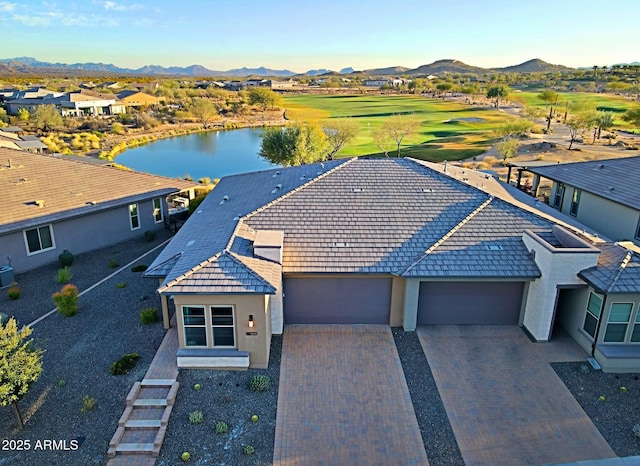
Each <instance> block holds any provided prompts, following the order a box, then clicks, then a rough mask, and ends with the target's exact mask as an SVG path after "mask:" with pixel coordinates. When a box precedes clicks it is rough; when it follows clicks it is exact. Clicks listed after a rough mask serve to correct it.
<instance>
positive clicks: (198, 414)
mask: <svg viewBox="0 0 640 466" xmlns="http://www.w3.org/2000/svg"><path fill="white" fill-rule="evenodd" d="M202 421H204V414H202V411H191V412H190V413H189V422H190V423H191V424H201V423H202Z"/></svg>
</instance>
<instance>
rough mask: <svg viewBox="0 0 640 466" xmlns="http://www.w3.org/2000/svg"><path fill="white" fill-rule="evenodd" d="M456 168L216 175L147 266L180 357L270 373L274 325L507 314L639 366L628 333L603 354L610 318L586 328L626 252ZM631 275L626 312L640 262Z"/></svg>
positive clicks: (442, 320)
mask: <svg viewBox="0 0 640 466" xmlns="http://www.w3.org/2000/svg"><path fill="white" fill-rule="evenodd" d="M444 170H445V171H446V167H445V168H444ZM457 176H458V175H454V174H453V173H452V172H451V171H449V172H446V173H442V172H441V171H438V169H436V168H434V167H433V166H432V165H430V164H428V163H422V162H419V161H415V160H411V159H372V160H367V159H350V160H338V161H331V162H325V163H322V164H313V165H305V166H300V167H291V168H282V169H273V170H265V171H261V172H255V173H247V174H243V175H236V176H229V177H226V178H223V179H222V180H221V181H220V183H219V184H218V185H217V186H216V188H215V189H214V190H213V192H212V193H211V194H209V196H208V197H207V198H206V199H205V201H204V202H203V203H202V204H201V205H200V207H199V209H198V210H197V212H196V214H195V215H193V216H192V217H191V218H190V219H189V220H188V221H187V222H186V224H185V225H184V226H183V227H182V229H181V230H180V231H179V232H178V233H177V234H176V236H175V237H174V238H173V239H172V241H171V242H170V243H169V244H168V245H167V247H166V248H165V249H164V250H163V251H162V252H161V253H160V255H159V256H158V257H157V258H156V260H155V261H154V262H153V263H152V264H151V265H150V267H149V268H148V269H147V271H146V272H145V276H147V277H152V278H157V279H160V280H161V286H160V288H159V289H158V291H159V293H160V295H161V298H162V307H163V318H164V320H165V322H168V320H169V314H168V308H169V306H168V302H169V299H173V302H174V304H175V308H176V317H177V325H178V338H179V350H178V352H177V362H178V366H179V367H196V368H236V369H242V368H247V367H266V366H267V364H268V360H269V347H270V340H271V335H272V334H280V333H282V331H283V326H284V324H383V325H392V326H403V327H404V329H405V330H409V331H411V330H415V328H416V325H436V324H475V325H487V324H507V325H520V326H522V327H523V328H524V329H525V330H526V332H528V333H529V335H530V336H531V337H532V338H533V339H534V340H537V341H548V340H549V339H551V338H553V332H554V331H556V330H557V329H558V326H559V325H560V319H556V315H560V316H561V317H562V322H567V323H568V325H570V326H571V328H568V331H569V332H571V334H572V335H575V334H579V336H580V338H578V337H576V340H577V341H578V342H579V343H580V344H581V345H582V346H583V348H585V349H586V350H587V351H589V352H591V351H592V348H591V341H592V340H593V341H595V342H597V348H599V349H600V353H595V351H594V354H596V357H598V358H599V359H598V360H599V361H600V362H601V364H602V365H603V367H605V369H606V370H628V369H630V368H631V369H634V370H640V351H639V350H640V345H637V344H635V343H636V340H635V339H634V338H635V337H634V336H630V335H631V333H627V334H625V335H627V336H626V337H625V338H626V340H624V341H618V340H616V343H615V345H616V347H617V348H618V349H617V350H616V351H613V352H611V351H610V352H609V353H607V352H606V350H603V349H602V348H604V347H610V345H611V340H610V339H608V337H606V331H605V330H604V328H605V327H604V324H603V326H602V327H601V328H598V329H597V330H596V331H594V332H592V333H590V332H591V330H592V326H591V322H590V320H589V319H588V315H590V314H589V313H590V312H591V310H593V305H590V306H587V299H588V296H589V284H590V283H591V282H590V281H589V280H590V278H589V279H588V274H589V273H592V272H591V271H596V272H597V273H609V272H607V270H608V269H606V267H612V268H613V269H615V265H611V263H612V261H611V260H610V259H607V258H606V257H609V255H611V254H613V253H611V254H610V251H614V252H615V254H622V251H626V250H625V249H623V248H622V246H618V245H614V244H609V243H607V244H606V248H607V249H606V253H607V254H606V255H605V252H602V251H604V250H602V251H601V249H599V248H598V247H596V246H597V245H596V244H593V243H592V242H589V241H587V240H586V239H584V238H583V237H580V236H578V235H577V234H576V233H575V232H580V231H581V230H582V228H580V225H578V226H577V227H573V226H571V222H563V221H561V220H554V218H553V217H551V216H550V215H549V214H548V213H545V212H540V211H538V210H536V209H535V208H534V207H529V206H527V205H526V204H524V203H522V202H520V201H518V202H516V201H515V200H514V199H511V198H510V197H509V196H507V195H504V197H505V198H507V199H509V201H510V202H507V200H505V199H500V198H498V197H495V196H494V195H492V194H491V192H493V191H489V189H488V188H489V186H490V185H491V186H494V185H495V186H498V185H499V182H498V181H495V180H493V179H492V178H491V177H488V176H486V175H484V174H482V175H481V174H473V176H472V173H469V172H467V174H464V172H463V175H462V176H463V177H464V178H462V179H458V178H457ZM473 177H476V178H477V179H475V178H473ZM495 186H494V187H495ZM498 187H500V188H501V189H503V188H502V187H501V186H498ZM509 188H511V187H509ZM504 189H506V188H504ZM504 189H503V190H504ZM512 189H513V190H514V191H515V188H512ZM494 191H495V192H498V191H499V190H498V189H495V190H494ZM505 192H506V191H505ZM520 194H521V195H522V196H524V197H526V198H527V199H531V198H530V197H528V196H526V195H524V194H523V193H520ZM533 202H534V201H533V200H532V204H533ZM548 210H549V211H551V212H553V211H552V209H548ZM561 225H565V226H561ZM570 230H574V233H572V232H571V231H570ZM625 254H626V252H625ZM625 257H626V256H625ZM633 257H636V256H633ZM633 260H636V259H633ZM638 262H639V263H640V261H638ZM627 272H628V273H629V274H630V275H633V276H635V275H638V278H639V279H638V281H637V283H636V286H635V287H634V286H629V287H628V288H627V292H628V294H629V299H630V300H631V301H625V302H631V303H634V304H632V306H631V308H630V315H629V316H628V319H629V321H628V322H636V321H637V320H635V319H639V317H638V303H639V302H640V269H637V268H634V269H633V270H631V269H630V270H628V271H627ZM580 273H584V274H585V276H584V278H583V277H582V276H580V275H579V274H580ZM560 289H562V290H564V289H568V290H575V291H574V293H575V296H572V299H571V300H568V299H565V297H566V296H569V295H561V294H560V291H558V290H560ZM559 297H563V299H562V300H560V302H559V301H558V298H559ZM609 302H610V303H612V302H613V301H612V300H610V301H609ZM616 309H617V308H616ZM625 309H626V308H625ZM599 316H600V317H599V318H600V321H602V322H603V323H606V322H612V320H611V319H614V321H615V319H618V318H619V317H618V313H617V311H616V310H615V309H614V310H613V311H611V313H609V310H608V308H604V307H603V310H602V312H601V313H599ZM610 316H611V317H610ZM607 319H609V320H607ZM616 322H617V321H616ZM628 325H631V324H628ZM628 332H633V331H632V330H628ZM634 344H635V346H634ZM619 347H623V348H621V349H620V348H619ZM628 349H630V351H631V353H632V354H633V355H634V356H633V357H629V350H628ZM624 350H627V351H624ZM622 353H624V354H625V356H624V358H622V359H619V358H620V356H619V355H620V354H622Z"/></svg>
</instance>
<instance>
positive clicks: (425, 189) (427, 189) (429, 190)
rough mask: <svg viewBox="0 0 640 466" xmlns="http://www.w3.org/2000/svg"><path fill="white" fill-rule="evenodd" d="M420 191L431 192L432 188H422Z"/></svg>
mask: <svg viewBox="0 0 640 466" xmlns="http://www.w3.org/2000/svg"><path fill="white" fill-rule="evenodd" d="M420 191H421V192H423V193H432V192H433V189H431V188H422V189H421V190H420Z"/></svg>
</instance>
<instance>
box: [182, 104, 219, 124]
mask: <svg viewBox="0 0 640 466" xmlns="http://www.w3.org/2000/svg"><path fill="white" fill-rule="evenodd" d="M189 112H191V114H192V115H193V116H194V117H196V118H197V119H198V120H200V122H201V123H202V126H204V127H205V129H206V128H208V127H209V122H210V121H211V120H214V119H217V118H218V109H217V108H216V106H215V104H214V103H213V102H212V101H211V99H208V98H206V97H194V98H193V99H192V100H191V105H190V106H189Z"/></svg>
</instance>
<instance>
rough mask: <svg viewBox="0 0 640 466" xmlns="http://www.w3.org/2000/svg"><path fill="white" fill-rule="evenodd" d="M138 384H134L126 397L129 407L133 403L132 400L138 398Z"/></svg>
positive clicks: (139, 386)
mask: <svg viewBox="0 0 640 466" xmlns="http://www.w3.org/2000/svg"><path fill="white" fill-rule="evenodd" d="M140 388H141V385H140V382H135V383H134V384H133V387H131V390H129V394H128V395H127V405H131V404H132V403H133V400H135V399H136V398H137V397H138V393H140Z"/></svg>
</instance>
